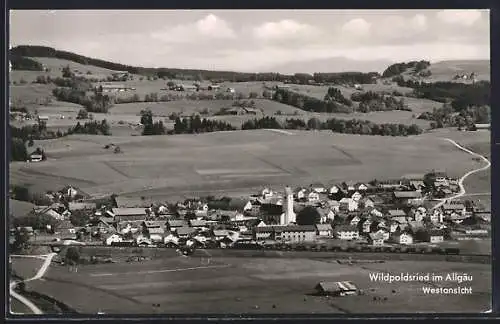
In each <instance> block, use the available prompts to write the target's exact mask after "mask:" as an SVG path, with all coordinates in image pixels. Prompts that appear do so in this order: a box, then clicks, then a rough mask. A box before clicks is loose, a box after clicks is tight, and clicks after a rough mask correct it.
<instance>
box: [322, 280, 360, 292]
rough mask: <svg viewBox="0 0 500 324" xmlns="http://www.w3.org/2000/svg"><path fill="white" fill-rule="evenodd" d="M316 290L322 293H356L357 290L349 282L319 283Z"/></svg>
mask: <svg viewBox="0 0 500 324" xmlns="http://www.w3.org/2000/svg"><path fill="white" fill-rule="evenodd" d="M316 289H318V290H321V291H323V292H341V291H356V290H357V289H358V288H357V287H356V286H355V285H354V284H353V283H352V282H350V281H336V282H331V281H330V282H320V283H318V284H317V285H316Z"/></svg>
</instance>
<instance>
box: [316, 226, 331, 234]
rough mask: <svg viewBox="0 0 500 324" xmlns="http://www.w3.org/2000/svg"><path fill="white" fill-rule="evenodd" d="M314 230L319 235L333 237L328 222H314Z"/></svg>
mask: <svg viewBox="0 0 500 324" xmlns="http://www.w3.org/2000/svg"><path fill="white" fill-rule="evenodd" d="M316 231H317V232H316V234H317V235H318V236H320V237H333V228H332V225H330V224H316Z"/></svg>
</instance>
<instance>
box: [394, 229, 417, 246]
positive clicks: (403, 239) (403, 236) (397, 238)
mask: <svg viewBox="0 0 500 324" xmlns="http://www.w3.org/2000/svg"><path fill="white" fill-rule="evenodd" d="M391 241H392V242H394V243H396V244H404V245H408V244H413V235H411V233H408V232H405V231H403V232H401V233H395V234H393V235H392V236H391Z"/></svg>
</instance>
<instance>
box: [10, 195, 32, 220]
mask: <svg viewBox="0 0 500 324" xmlns="http://www.w3.org/2000/svg"><path fill="white" fill-rule="evenodd" d="M34 207H35V205H33V204H32V203H29V202H26V201H20V200H14V199H9V212H10V214H12V216H13V217H22V216H24V215H26V214H28V213H29V212H30V211H32V210H33V208H34Z"/></svg>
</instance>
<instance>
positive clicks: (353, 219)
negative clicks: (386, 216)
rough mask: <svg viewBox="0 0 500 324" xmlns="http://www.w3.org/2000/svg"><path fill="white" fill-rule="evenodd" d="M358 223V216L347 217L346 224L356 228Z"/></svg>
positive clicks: (359, 218) (359, 219)
mask: <svg viewBox="0 0 500 324" xmlns="http://www.w3.org/2000/svg"><path fill="white" fill-rule="evenodd" d="M360 221H361V217H359V215H350V216H348V217H347V224H349V225H351V226H355V227H357V226H358V224H359V222H360Z"/></svg>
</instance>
